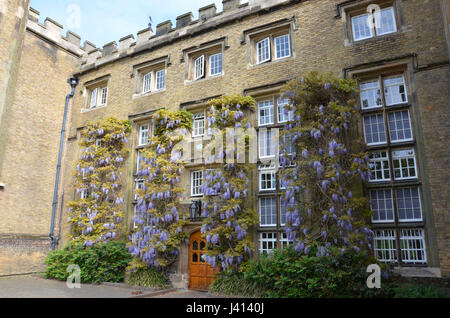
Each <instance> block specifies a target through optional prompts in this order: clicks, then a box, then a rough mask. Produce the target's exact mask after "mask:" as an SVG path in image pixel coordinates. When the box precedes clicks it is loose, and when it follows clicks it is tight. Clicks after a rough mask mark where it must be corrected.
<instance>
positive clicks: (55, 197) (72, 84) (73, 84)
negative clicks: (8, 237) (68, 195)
mask: <svg viewBox="0 0 450 318" xmlns="http://www.w3.org/2000/svg"><path fill="white" fill-rule="evenodd" d="M67 83H69V84H70V87H71V88H72V91H71V92H70V93H69V94H67V96H66V105H65V107H64V119H63V124H62V130H61V140H60V142H59V155H58V166H57V167H56V181H55V191H54V193H53V205H52V223H51V226H50V235H49V237H50V239H51V240H52V251H54V250H55V248H56V237H55V235H54V229H55V215H56V206H57V204H58V190H59V176H60V173H61V160H62V152H63V147H64V137H65V134H66V122H67V112H68V109H69V102H70V100H71V99H72V97H73V96H74V95H75V88H76V87H77V85H78V78H76V77H71V78H70V79H69V80H68V81H67Z"/></svg>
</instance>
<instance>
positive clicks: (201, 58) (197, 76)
mask: <svg viewBox="0 0 450 318" xmlns="http://www.w3.org/2000/svg"><path fill="white" fill-rule="evenodd" d="M200 61H201V63H200ZM198 66H200V70H201V72H200V74H198V73H197V71H198V70H199V67H198ZM204 77H205V54H202V55H200V56H199V57H198V58H196V59H195V60H194V81H198V80H199V79H201V78H204Z"/></svg>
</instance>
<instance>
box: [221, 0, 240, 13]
mask: <svg viewBox="0 0 450 318" xmlns="http://www.w3.org/2000/svg"><path fill="white" fill-rule="evenodd" d="M222 4H223V12H227V11H232V10H235V9H237V8H239V6H240V4H241V1H240V0H223V1H222Z"/></svg>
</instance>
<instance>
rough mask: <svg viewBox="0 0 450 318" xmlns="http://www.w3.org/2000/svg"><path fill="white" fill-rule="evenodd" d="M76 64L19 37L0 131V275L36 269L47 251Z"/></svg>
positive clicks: (45, 44)
mask: <svg viewBox="0 0 450 318" xmlns="http://www.w3.org/2000/svg"><path fill="white" fill-rule="evenodd" d="M17 41H19V39H17ZM1 43H4V42H3V41H2V42H1ZM77 62H78V57H77V56H75V55H73V54H72V53H69V52H67V51H65V50H63V49H61V48H59V47H57V46H56V45H54V43H51V42H50V41H46V40H44V39H43V38H42V37H40V36H38V35H36V34H35V33H33V32H30V31H29V30H28V31H27V32H26V34H24V40H23V47H22V48H21V50H20V64H19V63H18V65H17V66H16V71H17V73H18V75H17V85H16V86H15V89H14V100H13V102H12V103H11V104H10V105H8V106H9V110H8V119H7V121H8V122H7V125H5V126H2V127H1V128H0V130H2V131H3V133H4V135H3V136H6V138H7V139H6V141H5V145H4V151H3V156H2V158H3V165H2V170H1V178H0V179H1V180H0V182H3V183H5V184H6V186H5V188H4V189H3V190H0V219H1V220H2V221H1V222H0V275H4V274H11V273H23V272H32V271H37V270H39V269H42V268H43V260H44V258H45V256H46V254H47V253H48V251H49V250H50V239H49V238H48V235H49V233H50V222H51V212H52V201H53V188H54V184H55V174H56V165H57V159H58V149H59V139H60V132H61V126H62V119H63V112H64V103H65V96H66V94H68V93H69V92H70V86H69V85H68V84H67V79H68V78H70V77H71V75H72V74H73V71H74V69H75V66H76V63H77ZM57 225H58V223H56V227H57Z"/></svg>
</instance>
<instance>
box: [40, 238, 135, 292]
mask: <svg viewBox="0 0 450 318" xmlns="http://www.w3.org/2000/svg"><path fill="white" fill-rule="evenodd" d="M130 261H131V255H130V254H129V253H128V250H127V248H126V245H125V243H123V242H117V241H116V242H109V243H100V244H96V245H94V246H91V247H84V246H83V245H82V244H80V243H77V244H69V245H68V246H66V247H65V248H64V249H62V250H57V251H53V252H50V254H49V256H48V258H47V259H46V261H45V264H47V269H46V272H45V277H46V278H52V279H57V280H62V281H65V280H67V278H68V277H69V275H70V274H71V273H68V272H67V268H68V266H69V265H72V264H74V265H78V266H79V267H80V269H81V273H80V274H81V282H82V283H102V282H113V283H117V282H120V281H122V280H123V278H124V273H125V268H126V267H127V265H128V263H129V262H130Z"/></svg>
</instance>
